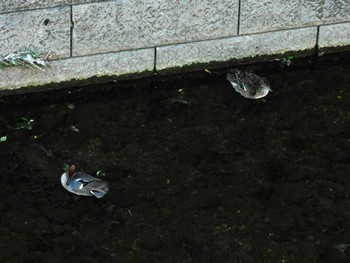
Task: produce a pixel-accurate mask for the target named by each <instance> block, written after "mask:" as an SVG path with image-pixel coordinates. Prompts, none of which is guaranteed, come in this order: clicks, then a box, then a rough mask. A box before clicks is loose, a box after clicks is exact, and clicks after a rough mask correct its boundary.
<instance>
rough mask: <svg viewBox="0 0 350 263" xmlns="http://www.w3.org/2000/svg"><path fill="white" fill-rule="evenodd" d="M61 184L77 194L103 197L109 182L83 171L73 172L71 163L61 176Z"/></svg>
mask: <svg viewBox="0 0 350 263" xmlns="http://www.w3.org/2000/svg"><path fill="white" fill-rule="evenodd" d="M61 184H62V186H63V187H64V188H65V189H66V190H67V191H69V192H71V193H74V194H77V195H85V196H95V197H96V198H101V197H103V196H104V195H105V194H106V193H107V192H108V190H109V182H107V181H103V180H101V179H99V178H95V177H93V176H91V175H89V174H86V173H84V172H75V166H74V165H72V166H71V167H70V168H69V169H68V170H67V171H66V172H64V173H63V174H62V176H61Z"/></svg>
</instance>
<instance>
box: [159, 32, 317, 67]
mask: <svg viewBox="0 0 350 263" xmlns="http://www.w3.org/2000/svg"><path fill="white" fill-rule="evenodd" d="M316 34H317V28H316V27H309V28H300V29H291V30H283V31H278V32H268V33H261V34H254V35H250V36H236V37H231V38H225V39H220V40H209V41H201V42H195V43H187V44H181V45H171V46H164V47H157V61H156V65H157V71H162V70H165V69H167V68H173V67H181V66H190V65H193V64H206V63H210V62H222V61H228V60H231V59H242V58H247V57H254V56H264V55H271V54H280V53H284V52H287V51H305V50H308V49H312V48H314V47H315V45H316Z"/></svg>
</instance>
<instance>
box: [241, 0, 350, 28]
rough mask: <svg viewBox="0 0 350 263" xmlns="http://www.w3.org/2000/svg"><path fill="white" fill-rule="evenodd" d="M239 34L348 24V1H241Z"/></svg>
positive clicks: (349, 14)
mask: <svg viewBox="0 0 350 263" xmlns="http://www.w3.org/2000/svg"><path fill="white" fill-rule="evenodd" d="M240 21H241V23H240V25H241V27H240V33H242V34H250V33H258V32H266V31H272V30H278V29H287V28H293V27H294V28H295V27H303V26H311V25H319V24H322V23H336V22H344V21H350V2H349V0H304V1H300V0H288V1H286V0H242V1H241V19H240Z"/></svg>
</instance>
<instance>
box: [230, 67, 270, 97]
mask: <svg viewBox="0 0 350 263" xmlns="http://www.w3.org/2000/svg"><path fill="white" fill-rule="evenodd" d="M226 79H227V80H228V81H229V82H230V83H231V85H232V87H233V88H234V89H235V90H236V91H237V92H238V93H239V94H241V95H242V96H243V97H245V98H248V99H261V98H263V97H265V96H266V95H267V94H268V93H269V92H270V91H272V90H271V88H270V83H269V81H268V80H267V79H266V78H262V77H259V76H258V75H255V74H254V73H250V72H243V71H240V70H237V69H231V70H230V71H229V72H227V74H226Z"/></svg>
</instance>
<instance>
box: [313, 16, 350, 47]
mask: <svg viewBox="0 0 350 263" xmlns="http://www.w3.org/2000/svg"><path fill="white" fill-rule="evenodd" d="M318 46H319V48H321V49H323V48H333V47H342V46H350V22H349V23H341V24H333V25H325V26H320V32H319V37H318Z"/></svg>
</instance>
